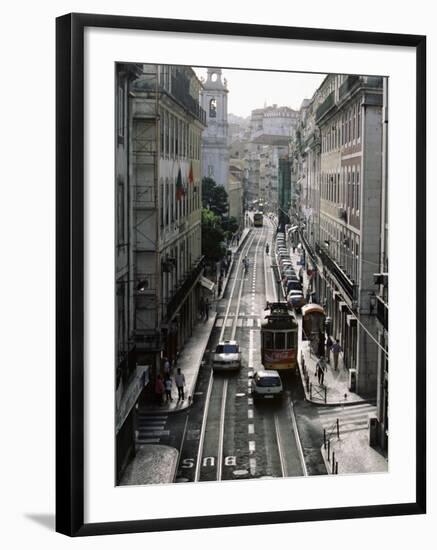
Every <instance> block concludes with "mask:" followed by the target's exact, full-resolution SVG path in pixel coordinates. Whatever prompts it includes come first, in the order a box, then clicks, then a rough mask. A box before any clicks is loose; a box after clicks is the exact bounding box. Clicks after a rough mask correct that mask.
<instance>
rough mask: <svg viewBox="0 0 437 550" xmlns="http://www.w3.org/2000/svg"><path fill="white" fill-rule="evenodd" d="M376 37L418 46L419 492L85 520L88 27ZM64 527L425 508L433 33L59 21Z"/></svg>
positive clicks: (323, 516)
mask: <svg viewBox="0 0 437 550" xmlns="http://www.w3.org/2000/svg"><path fill="white" fill-rule="evenodd" d="M86 27H104V28H108V29H111V28H112V29H135V30H146V31H147V30H153V31H161V32H179V33H199V34H212V35H228V36H245V37H262V38H281V39H294V40H296V39H298V40H311V41H320V42H337V43H344V44H357V43H359V44H373V45H386V46H399V47H407V48H414V49H415V52H416V61H417V65H416V66H417V73H416V93H417V95H416V124H417V126H416V166H417V169H416V198H417V203H416V220H417V221H416V280H417V281H420V289H419V283H417V287H416V304H417V305H416V326H417V334H416V341H417V347H416V366H415V371H416V434H417V441H416V499H415V501H414V502H405V503H398V504H388V505H374V506H373V505H372V506H360V507H341V508H329V509H316V510H314V509H312V510H294V511H271V512H262V513H242V514H231V515H219V516H198V517H188V518H186V517H184V518H181V517H173V518H160V519H144V520H141V521H120V522H118V521H117V522H108V523H88V524H87V523H84V458H83V457H84V427H83V423H84V336H83V334H84V305H83V303H84V29H85V28H86ZM56 72H57V76H56V133H57V148H56V159H57V163H56V181H57V184H56V193H57V197H56V209H57V213H56V228H57V236H56V276H57V287H56V342H57V350H56V465H57V469H56V530H57V531H58V532H60V533H64V534H66V535H69V536H86V535H99V534H116V533H117V534H118V533H134V532H148V531H169V530H178V529H199V528H211V527H226V526H244V525H259V524H274V523H289V522H301V521H305V522H306V521H322V520H333V519H347V518H367V517H382V516H394V515H409V514H423V513H425V512H426V402H425V396H426V373H425V367H424V365H425V364H426V308H425V304H426V295H425V292H426V290H425V289H426V280H425V278H426V37H425V36H417V35H403V34H388V33H372V32H356V31H347V30H328V29H311V28H296V27H285V26H264V25H251V24H236V23H222V22H211V21H189V20H173V19H155V18H143V17H124V16H123V17H121V16H113V15H95V14H68V15H64V16H62V17H59V18H57V20H56Z"/></svg>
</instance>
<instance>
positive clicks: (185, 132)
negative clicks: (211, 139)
mask: <svg viewBox="0 0 437 550" xmlns="http://www.w3.org/2000/svg"><path fill="white" fill-rule="evenodd" d="M117 68H118V71H117V72H118V75H119V76H118V77H120V75H121V66H120V67H119V66H117ZM200 90H201V82H200V81H199V80H198V78H197V77H196V75H195V73H194V71H193V70H192V69H191V68H189V67H179V66H164V65H163V66H160V65H141V66H140V71H139V72H138V74H137V75H136V78H135V79H134V80H132V81H131V82H130V85H129V93H128V99H127V101H126V112H127V120H126V124H125V126H124V127H125V128H127V133H128V134H129V137H128V141H127V142H126V150H125V151H123V153H122V154H120V156H117V158H116V165H117V168H116V169H117V174H118V173H119V172H122V171H123V170H125V166H126V160H125V159H128V161H127V162H128V167H127V170H128V173H129V184H128V191H127V192H128V194H129V200H128V201H127V205H125V203H124V202H123V201H124V195H123V194H122V193H121V191H119V187H118V184H117V194H116V212H117V225H120V226H122V227H124V228H125V235H124V239H123V240H124V242H123V243H122V244H124V247H125V248H126V249H128V250H129V252H128V255H129V262H128V268H127V269H126V270H125V273H124V275H123V276H124V277H125V281H126V284H123V285H119V286H120V288H124V292H125V294H127V296H126V297H125V300H126V301H127V303H129V304H130V306H129V315H128V316H129V319H130V324H129V326H128V329H126V328H123V327H124V324H123V323H124V321H123V320H122V317H121V316H120V315H119V317H118V320H117V331H118V333H119V334H120V333H122V332H123V331H125V330H127V340H128V342H129V345H130V352H131V356H132V359H131V362H132V364H134V365H135V366H136V367H137V366H138V365H147V367H148V373H149V377H150V379H151V381H154V379H155V377H156V375H157V373H158V372H159V370H160V368H161V366H162V360H163V357H165V356H167V357H169V358H170V359H175V358H176V356H177V354H178V353H179V351H180V350H181V349H182V347H183V345H184V342H185V341H186V339H187V338H188V337H189V336H190V335H191V333H192V329H193V326H194V324H195V322H196V321H197V311H198V305H197V302H198V299H199V292H200V289H199V284H198V283H199V281H200V278H201V275H202V270H203V261H202V256H201V139H202V132H203V130H204V128H205V125H206V115H205V112H204V111H203V109H202V108H201V106H200V103H199V97H200ZM120 105H121V103H120ZM119 108H120V107H119V106H118V107H117V109H119ZM117 181H118V180H117ZM126 216H128V217H127V218H126ZM118 292H119V290H118V288H117V294H118ZM121 311H124V307H123V308H121ZM120 325H122V326H120ZM119 339H120V336H118V338H117V340H119ZM123 429H124V428H123V426H120V430H123ZM126 431H127V432H130V430H129V429H126ZM129 437H130V441H132V435H131V434H130V436H129ZM129 437H128V436H126V441H125V443H124V444H123V448H124V447H125V446H127V445H128V439H129ZM117 464H118V468H122V464H123V461H122V460H117Z"/></svg>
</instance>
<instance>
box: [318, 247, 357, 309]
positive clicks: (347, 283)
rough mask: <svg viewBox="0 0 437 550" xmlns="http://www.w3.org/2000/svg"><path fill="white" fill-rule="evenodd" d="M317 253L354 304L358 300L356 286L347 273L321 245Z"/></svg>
mask: <svg viewBox="0 0 437 550" xmlns="http://www.w3.org/2000/svg"><path fill="white" fill-rule="evenodd" d="M316 252H317V254H318V256H319V257H320V259H321V260H322V262H323V265H324V266H325V267H327V268H328V269H329V271H330V272H331V275H333V276H334V277H335V279H336V281H337V283H338V284H339V286H340V287H341V288H342V289H343V291H344V293H345V294H346V296H348V297H349V299H350V301H351V302H353V301H355V300H356V284H355V283H354V282H353V281H352V280H351V279H349V277H348V276H347V275H346V273H345V272H344V271H343V270H342V268H341V267H340V266H339V265H338V264H337V262H335V261H334V260H333V259H332V258H331V256H330V255H329V254H328V252H327V251H326V250H325V249H324V248H323V246H321V245H320V244H316Z"/></svg>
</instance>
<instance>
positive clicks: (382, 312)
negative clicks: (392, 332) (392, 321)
mask: <svg viewBox="0 0 437 550" xmlns="http://www.w3.org/2000/svg"><path fill="white" fill-rule="evenodd" d="M376 318H377V319H378V321H379V322H380V323H381V325H382V326H383V327H384V328H385V330H388V305H387V304H386V303H385V302H384V300H383V299H382V298H381V297H380V296H377V297H376Z"/></svg>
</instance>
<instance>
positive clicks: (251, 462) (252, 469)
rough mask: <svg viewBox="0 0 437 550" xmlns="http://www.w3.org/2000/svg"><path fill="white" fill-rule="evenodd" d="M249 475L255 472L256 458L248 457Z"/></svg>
mask: <svg viewBox="0 0 437 550" xmlns="http://www.w3.org/2000/svg"><path fill="white" fill-rule="evenodd" d="M249 469H250V475H252V476H254V475H255V472H256V458H249Z"/></svg>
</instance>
